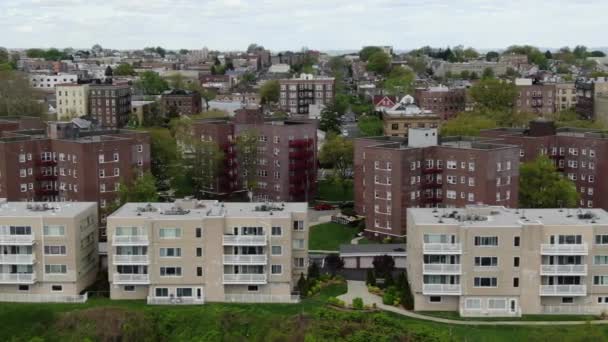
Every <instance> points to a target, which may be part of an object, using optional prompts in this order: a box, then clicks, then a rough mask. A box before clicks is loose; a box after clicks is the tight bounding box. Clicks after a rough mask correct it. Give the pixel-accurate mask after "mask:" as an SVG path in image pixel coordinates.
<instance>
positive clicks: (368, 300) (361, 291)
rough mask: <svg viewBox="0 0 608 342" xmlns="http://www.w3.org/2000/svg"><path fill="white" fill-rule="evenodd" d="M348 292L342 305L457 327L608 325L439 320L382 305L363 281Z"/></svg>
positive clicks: (564, 322) (566, 322) (575, 322)
mask: <svg viewBox="0 0 608 342" xmlns="http://www.w3.org/2000/svg"><path fill="white" fill-rule="evenodd" d="M347 284H348V291H347V293H346V294H343V295H341V296H338V299H340V300H343V301H344V303H346V304H348V305H350V304H352V302H353V298H357V297H359V298H361V299H363V304H365V305H371V304H372V303H376V306H377V307H378V308H379V309H382V310H385V311H390V312H394V313H396V314H399V315H402V316H407V317H411V318H415V319H421V320H425V321H432V322H437V323H445V324H457V325H583V324H588V323H591V324H608V320H605V321H463V320H454V319H447V318H439V317H433V316H427V315H421V314H417V313H415V312H412V311H408V310H405V309H402V308H398V307H396V306H392V305H385V304H382V298H380V297H379V296H377V295H375V294H372V293H369V291H367V286H366V285H365V282H364V281H354V280H348V281H347Z"/></svg>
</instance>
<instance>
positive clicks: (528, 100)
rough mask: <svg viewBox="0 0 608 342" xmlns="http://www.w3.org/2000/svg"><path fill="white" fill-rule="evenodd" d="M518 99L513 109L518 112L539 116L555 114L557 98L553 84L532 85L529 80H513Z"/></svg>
mask: <svg viewBox="0 0 608 342" xmlns="http://www.w3.org/2000/svg"><path fill="white" fill-rule="evenodd" d="M515 85H516V87H517V92H518V97H517V100H516V102H515V109H516V110H517V111H519V112H527V113H538V114H539V115H540V116H542V115H545V114H550V113H555V108H556V104H557V96H556V91H555V84H541V83H533V81H532V79H529V78H518V79H516V80H515Z"/></svg>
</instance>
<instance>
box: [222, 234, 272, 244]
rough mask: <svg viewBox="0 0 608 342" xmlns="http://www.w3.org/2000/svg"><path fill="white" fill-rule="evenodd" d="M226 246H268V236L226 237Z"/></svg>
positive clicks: (224, 240) (224, 242) (224, 238)
mask: <svg viewBox="0 0 608 342" xmlns="http://www.w3.org/2000/svg"><path fill="white" fill-rule="evenodd" d="M222 243H223V245H224V246H266V244H267V239H266V235H224V237H223V241H222Z"/></svg>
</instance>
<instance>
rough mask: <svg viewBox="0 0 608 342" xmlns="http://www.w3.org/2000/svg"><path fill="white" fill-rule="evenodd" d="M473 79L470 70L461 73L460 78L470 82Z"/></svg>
mask: <svg viewBox="0 0 608 342" xmlns="http://www.w3.org/2000/svg"><path fill="white" fill-rule="evenodd" d="M470 77H471V73H470V72H469V71H468V70H462V71H461V72H460V78H463V79H465V80H468V79H469V78H470Z"/></svg>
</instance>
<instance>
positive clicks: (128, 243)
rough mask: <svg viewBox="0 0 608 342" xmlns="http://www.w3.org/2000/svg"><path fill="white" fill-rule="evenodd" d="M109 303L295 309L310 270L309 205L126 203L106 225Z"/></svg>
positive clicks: (194, 202)
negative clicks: (274, 304)
mask: <svg viewBox="0 0 608 342" xmlns="http://www.w3.org/2000/svg"><path fill="white" fill-rule="evenodd" d="M108 243H109V248H108V265H109V266H108V273H109V274H108V278H109V282H110V296H111V298H112V299H145V298H147V301H148V303H149V304H203V303H205V302H295V301H297V296H293V295H292V293H293V291H294V288H295V287H296V284H297V280H298V279H299V277H300V275H301V274H302V273H304V274H305V273H306V270H307V267H308V217H307V204H306V203H282V204H272V205H265V204H262V203H221V202H217V201H195V200H179V201H177V202H175V203H173V204H172V203H152V204H147V205H146V204H141V203H128V204H126V205H124V206H123V207H121V208H120V209H119V210H117V211H116V212H115V213H114V214H112V215H111V216H109V217H108Z"/></svg>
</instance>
